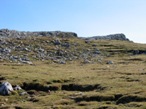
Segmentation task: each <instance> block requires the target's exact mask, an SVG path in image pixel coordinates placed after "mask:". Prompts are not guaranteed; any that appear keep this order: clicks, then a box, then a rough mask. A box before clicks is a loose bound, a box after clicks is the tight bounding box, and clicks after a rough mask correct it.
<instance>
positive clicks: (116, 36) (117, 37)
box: [86, 33, 129, 41]
mask: <svg viewBox="0 0 146 109" xmlns="http://www.w3.org/2000/svg"><path fill="white" fill-rule="evenodd" d="M86 39H87V40H101V39H103V40H124V41H129V39H128V38H126V36H125V35H124V34H122V33H121V34H110V35H106V36H93V37H88V38H86Z"/></svg>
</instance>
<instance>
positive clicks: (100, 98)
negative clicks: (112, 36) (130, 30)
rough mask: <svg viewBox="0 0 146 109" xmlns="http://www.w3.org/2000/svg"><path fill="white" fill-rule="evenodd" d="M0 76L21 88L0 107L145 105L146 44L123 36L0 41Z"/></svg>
mask: <svg viewBox="0 0 146 109" xmlns="http://www.w3.org/2000/svg"><path fill="white" fill-rule="evenodd" d="M0 45H1V46H0V81H1V82H3V81H9V82H10V83H11V84H12V85H13V86H16V85H20V86H21V88H22V89H23V90H19V91H14V92H13V93H12V94H11V95H9V96H2V95H1V96H0V108H1V109H146V103H145V101H146V86H145V85H146V79H145V78H146V68H145V65H146V49H145V48H146V45H145V44H136V43H133V42H130V41H128V40H127V41H125V40H102V39H101V40H87V39H82V38H78V37H62V36H57V37H23V38H6V39H1V40H0Z"/></svg>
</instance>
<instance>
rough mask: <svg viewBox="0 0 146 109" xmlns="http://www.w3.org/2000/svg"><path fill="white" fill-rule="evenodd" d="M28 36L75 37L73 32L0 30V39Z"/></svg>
mask: <svg viewBox="0 0 146 109" xmlns="http://www.w3.org/2000/svg"><path fill="white" fill-rule="evenodd" d="M28 36H61V37H77V34H76V33H74V32H61V31H36V32H26V31H16V30H9V29H1V30H0V38H25V37H28Z"/></svg>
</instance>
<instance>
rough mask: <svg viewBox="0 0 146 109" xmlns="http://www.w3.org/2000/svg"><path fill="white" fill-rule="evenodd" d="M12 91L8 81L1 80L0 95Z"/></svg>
mask: <svg viewBox="0 0 146 109" xmlns="http://www.w3.org/2000/svg"><path fill="white" fill-rule="evenodd" d="M12 91H13V87H12V85H11V84H10V83H9V82H3V83H2V84H1V85H0V94H1V95H9V94H11V92H12Z"/></svg>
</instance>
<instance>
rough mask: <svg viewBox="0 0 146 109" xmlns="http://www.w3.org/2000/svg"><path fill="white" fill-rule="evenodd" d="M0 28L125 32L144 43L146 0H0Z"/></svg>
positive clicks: (145, 38) (95, 33)
mask: <svg viewBox="0 0 146 109" xmlns="http://www.w3.org/2000/svg"><path fill="white" fill-rule="evenodd" d="M0 4H1V6H0V10H1V13H0V29H2V28H8V29H15V30H20V31H42V30H43V31H55V30H60V31H72V32H76V33H77V34H78V36H86V37H87V36H96V35H108V34H114V33H124V34H125V35H126V36H127V37H128V38H129V39H131V40H133V41H135V42H140V43H146V30H145V29H146V0H1V2H0Z"/></svg>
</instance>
